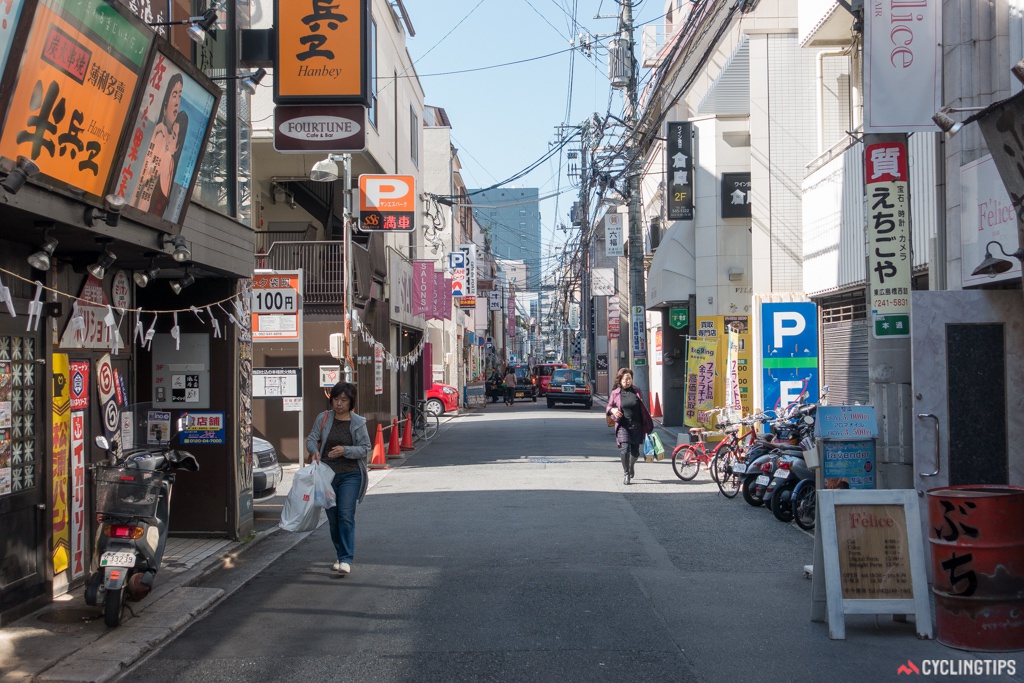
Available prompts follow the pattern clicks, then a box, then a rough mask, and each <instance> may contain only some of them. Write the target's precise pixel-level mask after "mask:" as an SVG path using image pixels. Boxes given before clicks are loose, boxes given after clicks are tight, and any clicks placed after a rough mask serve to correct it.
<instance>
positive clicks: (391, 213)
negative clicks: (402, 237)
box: [359, 174, 416, 232]
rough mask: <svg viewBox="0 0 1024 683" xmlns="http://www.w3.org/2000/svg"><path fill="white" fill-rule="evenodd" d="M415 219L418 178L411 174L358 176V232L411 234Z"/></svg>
mask: <svg viewBox="0 0 1024 683" xmlns="http://www.w3.org/2000/svg"><path fill="white" fill-rule="evenodd" d="M415 217H416V179H415V178H414V177H413V176H411V175H369V174H363V175H361V176H359V229H360V230H362V231H363V232H412V230H413V229H414V228H415V227H416V226H415Z"/></svg>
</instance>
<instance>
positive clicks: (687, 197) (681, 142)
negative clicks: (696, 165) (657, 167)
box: [665, 121, 693, 221]
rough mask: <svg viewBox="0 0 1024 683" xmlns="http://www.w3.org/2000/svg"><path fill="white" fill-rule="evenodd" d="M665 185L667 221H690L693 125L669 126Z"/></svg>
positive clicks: (677, 124) (687, 123) (673, 123)
mask: <svg viewBox="0 0 1024 683" xmlns="http://www.w3.org/2000/svg"><path fill="white" fill-rule="evenodd" d="M665 155H666V157H667V159H666V160H665V173H666V174H667V176H668V177H667V178H666V179H665V185H666V186H667V187H668V219H669V220H670V221H692V220H693V124H691V123H690V122H689V121H684V122H670V123H669V124H668V142H667V143H666V145H665Z"/></svg>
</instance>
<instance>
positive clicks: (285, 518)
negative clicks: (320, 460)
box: [278, 466, 329, 531]
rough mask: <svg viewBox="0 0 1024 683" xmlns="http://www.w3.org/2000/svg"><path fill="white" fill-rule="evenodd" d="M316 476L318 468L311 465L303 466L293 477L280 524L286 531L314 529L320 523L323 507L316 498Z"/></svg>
mask: <svg viewBox="0 0 1024 683" xmlns="http://www.w3.org/2000/svg"><path fill="white" fill-rule="evenodd" d="M328 469H329V468H328ZM316 476H317V475H316V469H315V468H313V467H312V466H310V467H303V468H302V469H301V470H299V471H298V472H296V473H295V476H294V477H293V478H292V488H291V491H289V492H288V497H287V498H286V499H285V501H284V509H282V510H281V523H280V524H279V525H278V526H280V527H281V528H282V529H284V530H285V531H312V530H313V529H316V528H317V526H319V525H320V514H321V513H320V511H321V510H322V509H323V508H322V507H320V506H318V505H317V504H316V501H315V500H314V498H315V496H316V490H315V489H316Z"/></svg>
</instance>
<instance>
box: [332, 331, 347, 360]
mask: <svg viewBox="0 0 1024 683" xmlns="http://www.w3.org/2000/svg"><path fill="white" fill-rule="evenodd" d="M330 349H331V357H332V358H337V359H338V360H343V359H344V358H345V335H344V334H343V333H341V332H337V333H335V334H332V335H331V336H330Z"/></svg>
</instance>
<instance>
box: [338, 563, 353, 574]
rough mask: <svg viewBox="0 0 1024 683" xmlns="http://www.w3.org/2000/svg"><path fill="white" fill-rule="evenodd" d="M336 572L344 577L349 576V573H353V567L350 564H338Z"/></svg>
mask: <svg viewBox="0 0 1024 683" xmlns="http://www.w3.org/2000/svg"><path fill="white" fill-rule="evenodd" d="M335 571H336V572H338V573H339V574H341V575H342V576H348V573H349V572H351V571H352V565H350V564H349V563H348V562H338V563H337V564H336V566H335Z"/></svg>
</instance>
